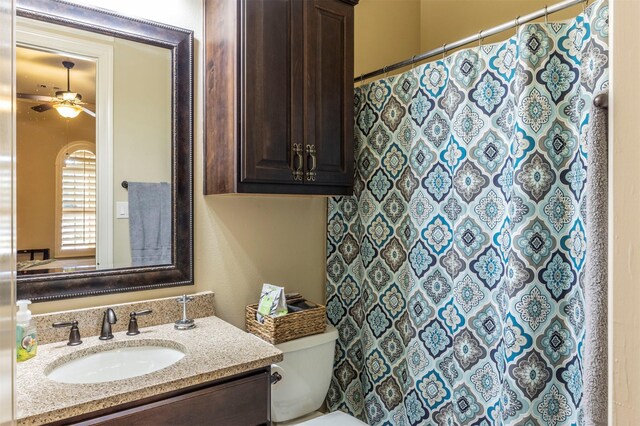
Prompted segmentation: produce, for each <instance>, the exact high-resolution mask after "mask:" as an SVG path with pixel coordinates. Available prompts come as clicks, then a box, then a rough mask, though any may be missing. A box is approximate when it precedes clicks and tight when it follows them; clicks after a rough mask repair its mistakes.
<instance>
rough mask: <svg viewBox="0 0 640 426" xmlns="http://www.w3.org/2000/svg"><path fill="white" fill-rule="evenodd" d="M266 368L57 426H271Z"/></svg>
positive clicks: (110, 409) (86, 415)
mask: <svg viewBox="0 0 640 426" xmlns="http://www.w3.org/2000/svg"><path fill="white" fill-rule="evenodd" d="M269 376H270V369H269V367H266V368H264V369H260V370H254V371H252V372H249V373H245V374H242V375H239V376H235V377H232V378H229V379H223V380H217V381H215V382H210V383H204V384H202V385H198V386H193V387H190V388H187V389H182V390H178V391H173V392H170V393H166V394H162V395H158V396H155V397H149V398H145V399H143V400H140V401H134V402H131V403H127V404H123V405H121V406H116V407H111V408H108V409H103V410H100V411H96V412H93V413H87V414H85V415H82V416H79V417H75V418H71V419H66V420H63V421H60V422H56V423H53V424H56V425H63V424H64V425H105V426H106V425H109V426H111V425H113V426H124V425H126V426H165V425H166V426H177V425H189V426H199V425H203V426H204V425H220V426H222V425H224V426H236V425H237V426H251V425H269V424H271V414H270V413H271V402H270V399H269V397H270V388H271V384H270V381H269Z"/></svg>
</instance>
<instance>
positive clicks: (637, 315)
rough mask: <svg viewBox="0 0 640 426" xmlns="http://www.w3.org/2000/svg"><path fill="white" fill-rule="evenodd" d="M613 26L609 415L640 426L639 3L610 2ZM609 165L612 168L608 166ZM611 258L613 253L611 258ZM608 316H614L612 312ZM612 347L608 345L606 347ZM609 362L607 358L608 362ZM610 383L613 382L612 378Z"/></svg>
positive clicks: (621, 424) (623, 425)
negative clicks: (611, 385)
mask: <svg viewBox="0 0 640 426" xmlns="http://www.w3.org/2000/svg"><path fill="white" fill-rule="evenodd" d="M610 16H612V17H613V19H612V21H611V26H612V28H613V37H612V45H613V50H612V63H613V65H612V71H613V73H612V77H611V85H612V89H613V96H612V97H611V102H610V103H611V104H612V107H611V110H610V113H611V116H610V117H611V119H612V122H613V126H611V124H610V129H611V127H612V131H613V138H612V142H611V144H610V146H611V147H612V148H613V149H612V152H610V153H609V159H610V164H612V167H611V168H610V176H612V177H613V180H612V181H610V182H609V185H610V188H611V190H610V192H609V193H610V194H611V195H612V197H611V198H610V204H609V206H610V207H609V208H610V209H612V211H611V210H610V215H609V217H611V218H612V220H611V223H610V225H609V226H610V228H612V231H613V232H612V233H610V235H611V236H612V238H611V239H610V244H611V243H612V245H613V254H612V256H613V257H612V258H611V265H612V266H611V267H610V270H609V273H610V282H611V283H612V285H611V286H610V287H609V301H610V303H609V307H610V308H611V307H612V308H613V309H610V312H609V327H610V333H611V330H613V347H611V343H610V349H609V351H610V354H613V357H612V361H613V415H614V424H616V425H619V426H626V425H629V426H635V425H638V424H640V368H638V360H639V359H640V358H639V357H640V352H639V348H640V309H638V305H639V304H640V285H639V282H638V279H639V278H640V223H639V222H638V211H640V197H638V191H639V190H640V176H638V163H639V161H640V144H639V143H638V135H640V120H638V101H639V100H640V80H639V79H638V72H637V70H638V69H639V67H640V49H638V46H639V45H638V23H639V20H640V2H638V1H637V0H614V1H613V13H612V15H610ZM611 161H612V163H611ZM610 255H611V252H610ZM611 311H612V312H611ZM610 342H611V341H610ZM610 357H611V356H610ZM610 377H611V376H610Z"/></svg>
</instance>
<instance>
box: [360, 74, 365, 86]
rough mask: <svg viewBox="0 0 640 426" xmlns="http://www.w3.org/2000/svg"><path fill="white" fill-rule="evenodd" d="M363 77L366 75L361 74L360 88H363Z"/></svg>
mask: <svg viewBox="0 0 640 426" xmlns="http://www.w3.org/2000/svg"><path fill="white" fill-rule="evenodd" d="M362 77H364V74H360V86H362V81H363V80H362Z"/></svg>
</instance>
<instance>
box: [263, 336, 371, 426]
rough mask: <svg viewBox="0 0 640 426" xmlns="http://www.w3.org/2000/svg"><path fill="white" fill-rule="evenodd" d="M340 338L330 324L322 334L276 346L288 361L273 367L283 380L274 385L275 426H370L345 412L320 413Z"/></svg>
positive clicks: (273, 420)
mask: <svg viewBox="0 0 640 426" xmlns="http://www.w3.org/2000/svg"><path fill="white" fill-rule="evenodd" d="M337 338H338V331H337V330H336V329H335V328H333V327H332V326H330V325H328V326H327V330H326V331H325V332H324V333H322V334H315V335H313V336H307V337H302V338H300V339H296V340H291V341H289V342H285V343H281V344H279V345H276V347H277V348H278V349H280V350H281V351H282V352H283V353H284V360H282V362H281V363H280V364H274V365H272V366H271V374H272V375H274V376H275V377H278V375H279V377H281V379H280V380H279V381H277V382H276V383H274V384H272V385H271V421H272V422H274V424H275V425H279V426H282V425H304V426H322V425H334V426H336V425H337V426H342V425H344V426H350V425H354V426H355V425H359V426H362V425H365V424H366V423H362V422H361V421H360V420H358V419H356V418H355V417H352V416H350V415H348V414H345V413H343V412H341V411H336V412H333V413H330V414H323V413H321V412H319V411H318V409H319V408H320V407H321V406H322V403H323V402H324V399H325V397H326V396H327V391H328V390H329V384H330V383H331V373H332V370H333V356H334V350H335V344H336V340H337Z"/></svg>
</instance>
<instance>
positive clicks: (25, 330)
mask: <svg viewBox="0 0 640 426" xmlns="http://www.w3.org/2000/svg"><path fill="white" fill-rule="evenodd" d="M30 304H31V301H30V300H18V301H17V302H16V305H18V312H16V349H17V351H16V352H17V358H18V362H21V361H26V360H28V359H31V358H33V357H34V356H36V352H37V350H38V339H37V335H36V326H35V325H34V324H33V323H32V322H31V311H30V310H29V309H27V306H28V305H30Z"/></svg>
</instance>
